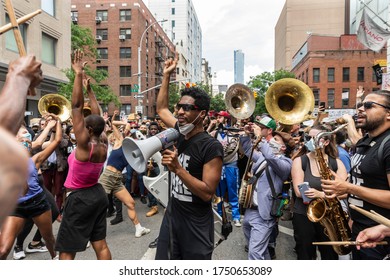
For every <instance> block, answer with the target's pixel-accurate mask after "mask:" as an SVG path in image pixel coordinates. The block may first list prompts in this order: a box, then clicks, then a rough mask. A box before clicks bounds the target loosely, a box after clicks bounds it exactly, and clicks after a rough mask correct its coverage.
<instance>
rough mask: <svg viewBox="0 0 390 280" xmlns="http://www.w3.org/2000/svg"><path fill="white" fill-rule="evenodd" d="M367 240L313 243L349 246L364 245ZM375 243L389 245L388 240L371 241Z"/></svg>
mask: <svg viewBox="0 0 390 280" xmlns="http://www.w3.org/2000/svg"><path fill="white" fill-rule="evenodd" d="M364 243H366V242H359V241H323V242H313V243H312V244H313V245H347V246H358V245H363V244H364ZM370 243H375V244H376V245H387V241H379V242H370Z"/></svg>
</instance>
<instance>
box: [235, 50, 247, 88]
mask: <svg viewBox="0 0 390 280" xmlns="http://www.w3.org/2000/svg"><path fill="white" fill-rule="evenodd" d="M244 63H245V61H244V53H243V52H242V50H235V51H234V83H241V84H243V83H244Z"/></svg>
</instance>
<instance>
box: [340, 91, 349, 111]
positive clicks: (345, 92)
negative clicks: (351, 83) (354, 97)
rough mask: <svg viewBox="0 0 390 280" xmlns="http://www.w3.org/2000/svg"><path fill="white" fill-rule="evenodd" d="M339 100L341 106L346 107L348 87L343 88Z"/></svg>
mask: <svg viewBox="0 0 390 280" xmlns="http://www.w3.org/2000/svg"><path fill="white" fill-rule="evenodd" d="M341 100H342V105H343V108H348V103H349V88H343V91H342V93H341Z"/></svg>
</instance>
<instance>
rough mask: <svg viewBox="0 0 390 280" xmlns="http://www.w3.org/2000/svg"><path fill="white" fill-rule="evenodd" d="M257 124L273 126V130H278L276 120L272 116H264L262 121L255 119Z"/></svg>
mask: <svg viewBox="0 0 390 280" xmlns="http://www.w3.org/2000/svg"><path fill="white" fill-rule="evenodd" d="M255 123H257V124H261V125H263V126H265V127H267V128H272V130H274V131H275V130H276V122H275V121H274V120H273V119H271V118H270V117H264V118H262V119H261V120H260V121H255Z"/></svg>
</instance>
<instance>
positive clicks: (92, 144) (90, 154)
mask: <svg viewBox="0 0 390 280" xmlns="http://www.w3.org/2000/svg"><path fill="white" fill-rule="evenodd" d="M94 147H95V143H91V150H90V151H89V158H88V161H91V157H92V153H93V148H94Z"/></svg>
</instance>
